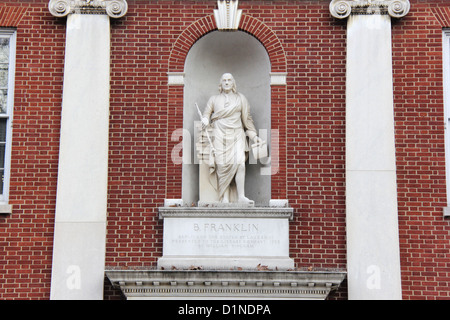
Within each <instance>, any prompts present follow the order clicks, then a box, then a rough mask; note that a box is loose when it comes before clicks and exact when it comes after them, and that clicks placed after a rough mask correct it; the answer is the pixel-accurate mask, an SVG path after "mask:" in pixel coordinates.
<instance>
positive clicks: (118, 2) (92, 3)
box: [48, 0, 128, 18]
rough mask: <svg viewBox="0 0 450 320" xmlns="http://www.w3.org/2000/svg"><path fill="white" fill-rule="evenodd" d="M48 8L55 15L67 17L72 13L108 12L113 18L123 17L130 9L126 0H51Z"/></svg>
mask: <svg viewBox="0 0 450 320" xmlns="http://www.w3.org/2000/svg"><path fill="white" fill-rule="evenodd" d="M48 9H49V11H50V13H51V14H52V15H54V16H55V17H65V16H67V15H69V14H71V13H79V14H107V15H108V16H110V17H111V18H121V17H123V16H124V15H125V14H126V13H127V10H128V4H127V1H126V0H50V2H49V4H48Z"/></svg>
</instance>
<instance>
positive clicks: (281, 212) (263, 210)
mask: <svg viewBox="0 0 450 320" xmlns="http://www.w3.org/2000/svg"><path fill="white" fill-rule="evenodd" d="M293 214H294V209H293V208H268V207H253V208H245V207H173V208H171V207H169V208H168V207H162V208H159V217H160V219H164V218H250V217H251V218H272V219H274V218H275V219H277V218H279V219H292V217H293Z"/></svg>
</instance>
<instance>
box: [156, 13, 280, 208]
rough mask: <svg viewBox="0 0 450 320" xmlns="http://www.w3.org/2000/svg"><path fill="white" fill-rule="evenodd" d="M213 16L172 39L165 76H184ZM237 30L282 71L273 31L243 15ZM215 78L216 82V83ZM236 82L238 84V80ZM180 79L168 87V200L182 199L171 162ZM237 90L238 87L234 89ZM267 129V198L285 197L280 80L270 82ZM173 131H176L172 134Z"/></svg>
mask: <svg viewBox="0 0 450 320" xmlns="http://www.w3.org/2000/svg"><path fill="white" fill-rule="evenodd" d="M216 30H217V27H216V25H215V21H214V17H213V15H211V16H206V17H204V18H202V19H199V20H197V21H195V22H194V23H192V24H191V25H190V26H189V27H188V28H187V29H186V30H185V31H183V32H182V33H181V34H180V36H179V37H178V39H177V40H176V42H175V44H174V47H173V49H172V51H171V54H170V58H169V75H170V74H172V75H174V74H175V75H178V74H179V75H180V77H184V71H185V70H184V69H185V63H186V59H187V56H188V53H189V51H190V50H191V48H192V46H193V45H194V44H195V43H196V42H197V41H198V40H199V39H200V38H202V37H204V36H205V35H206V34H208V33H210V32H212V31H216ZM239 31H243V32H246V33H248V34H250V35H252V36H253V37H254V38H256V39H257V40H258V41H259V42H260V43H261V44H262V46H263V47H264V48H265V50H266V52H267V55H268V58H269V61H270V72H271V73H272V74H273V73H275V74H285V73H286V71H287V68H286V65H287V64H286V56H285V54H284V50H283V47H282V45H281V42H280V41H279V39H278V37H277V36H276V34H275V33H274V32H273V31H272V30H271V29H270V28H269V27H268V26H266V25H265V24H263V23H262V22H261V21H259V20H257V19H255V18H253V17H251V16H247V15H243V16H242V19H241V22H240V26H239ZM218 80H219V79H217V80H216V83H217V85H218ZM238 85H239V83H238ZM184 89H185V87H184V82H183V81H181V82H177V83H175V84H173V83H172V84H169V87H168V129H169V132H168V141H167V142H168V144H167V145H168V149H167V150H168V152H167V176H166V191H165V197H166V198H169V199H170V198H172V199H181V198H182V165H181V164H180V163H179V162H177V161H173V159H174V152H173V150H175V151H176V152H175V153H177V152H178V151H179V146H180V145H181V144H180V142H181V136H180V132H181V130H182V129H183V105H184ZM238 89H239V88H238ZM270 100H271V102H270V103H271V108H270V109H271V112H270V113H271V114H270V128H271V130H272V132H276V134H275V135H272V136H271V145H272V150H271V154H272V159H275V161H274V160H272V173H271V176H270V181H271V189H272V191H271V198H272V199H286V198H287V189H286V180H287V177H286V149H287V148H286V122H287V119H286V85H285V84H283V83H271V85H270ZM174 132H178V133H176V134H173V133H174Z"/></svg>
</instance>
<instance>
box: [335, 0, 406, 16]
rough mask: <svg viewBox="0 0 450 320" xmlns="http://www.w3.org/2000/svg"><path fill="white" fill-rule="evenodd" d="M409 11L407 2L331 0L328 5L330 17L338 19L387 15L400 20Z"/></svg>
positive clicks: (404, 0) (395, 0) (397, 0)
mask: <svg viewBox="0 0 450 320" xmlns="http://www.w3.org/2000/svg"><path fill="white" fill-rule="evenodd" d="M409 9H410V4H409V0H332V1H331V3H330V12H331V15H332V16H333V17H335V18H338V19H344V18H347V17H348V16H349V15H350V14H389V15H390V16H391V17H393V18H402V17H404V16H406V15H407V14H408V12H409Z"/></svg>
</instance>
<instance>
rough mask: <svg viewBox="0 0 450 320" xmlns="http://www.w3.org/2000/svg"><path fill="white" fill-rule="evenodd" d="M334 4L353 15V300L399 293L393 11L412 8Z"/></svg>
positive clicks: (349, 190)
mask: <svg viewBox="0 0 450 320" xmlns="http://www.w3.org/2000/svg"><path fill="white" fill-rule="evenodd" d="M330 10H331V13H332V14H333V16H335V17H337V18H346V17H349V18H348V23H347V84H346V86H347V89H346V96H347V98H346V99H347V102H346V207H347V213H346V214H347V217H346V223H347V271H348V275H347V278H348V295H349V299H371V300H373V299H401V298H402V289H401V274H400V250H399V231H398V212H397V211H398V210H397V182H396V164H395V136H394V102H393V79H392V45H391V17H390V15H391V16H395V17H401V16H403V15H406V14H407V12H408V11H409V2H408V1H407V0H406V1H390V0H386V1H372V2H370V1H364V0H361V1H347V0H339V1H336V0H333V1H332V2H331V4H330ZM391 12H392V14H391ZM388 14H389V15H388Z"/></svg>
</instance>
